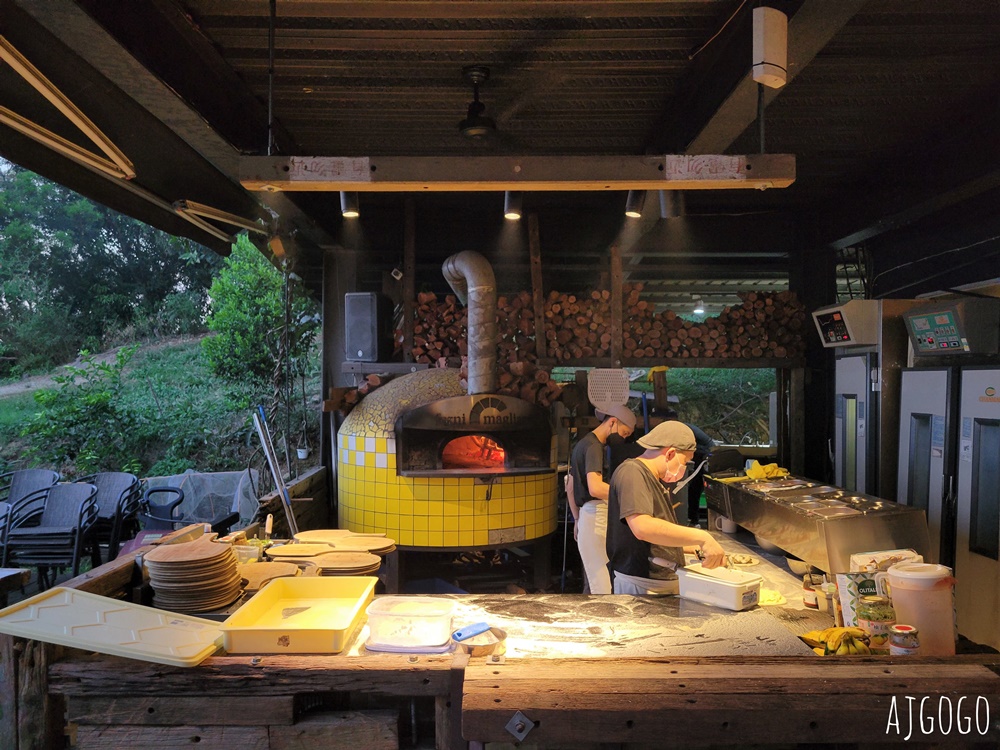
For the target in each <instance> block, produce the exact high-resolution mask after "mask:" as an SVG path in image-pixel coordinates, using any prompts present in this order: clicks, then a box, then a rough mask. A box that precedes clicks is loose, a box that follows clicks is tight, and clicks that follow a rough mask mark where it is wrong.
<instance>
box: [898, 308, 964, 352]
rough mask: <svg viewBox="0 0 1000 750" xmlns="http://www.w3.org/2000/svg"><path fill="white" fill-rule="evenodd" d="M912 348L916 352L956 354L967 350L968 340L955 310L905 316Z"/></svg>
mask: <svg viewBox="0 0 1000 750" xmlns="http://www.w3.org/2000/svg"><path fill="white" fill-rule="evenodd" d="M906 324H907V328H908V329H909V332H910V340H911V341H912V343H913V350H914V352H916V353H917V354H958V353H964V352H967V351H969V341H968V339H967V338H966V336H965V331H964V330H962V321H961V319H960V318H959V316H958V314H957V312H956V311H955V310H947V309H945V310H934V311H932V312H923V313H915V314H910V315H907V316H906Z"/></svg>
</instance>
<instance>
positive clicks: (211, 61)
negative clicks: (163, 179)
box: [9, 0, 336, 262]
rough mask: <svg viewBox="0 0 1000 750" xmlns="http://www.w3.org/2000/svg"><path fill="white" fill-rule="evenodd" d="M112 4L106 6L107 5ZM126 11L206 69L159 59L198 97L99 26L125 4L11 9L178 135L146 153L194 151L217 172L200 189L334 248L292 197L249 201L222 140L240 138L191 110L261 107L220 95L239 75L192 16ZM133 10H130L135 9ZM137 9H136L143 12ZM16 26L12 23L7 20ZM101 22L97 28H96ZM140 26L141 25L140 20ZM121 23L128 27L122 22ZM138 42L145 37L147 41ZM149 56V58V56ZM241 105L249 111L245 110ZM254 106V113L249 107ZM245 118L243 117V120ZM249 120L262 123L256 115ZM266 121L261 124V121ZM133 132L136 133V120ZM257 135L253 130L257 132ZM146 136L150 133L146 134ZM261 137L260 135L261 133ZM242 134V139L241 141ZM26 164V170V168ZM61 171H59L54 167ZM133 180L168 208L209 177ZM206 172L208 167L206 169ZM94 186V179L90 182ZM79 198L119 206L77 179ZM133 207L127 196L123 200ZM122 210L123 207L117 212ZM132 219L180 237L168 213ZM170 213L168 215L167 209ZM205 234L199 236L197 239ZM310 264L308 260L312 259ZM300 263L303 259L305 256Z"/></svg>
mask: <svg viewBox="0 0 1000 750" xmlns="http://www.w3.org/2000/svg"><path fill="white" fill-rule="evenodd" d="M81 5H86V6H88V8H89V10H91V11H93V12H94V13H96V14H97V20H95V18H94V17H91V15H88V13H87V12H86V11H85V10H84V8H82V7H81ZM112 5H113V6H114V8H111V7H110V6H112ZM126 5H127V6H128V13H127V14H126V15H127V16H128V18H127V19H126V20H130V22H132V23H137V24H138V26H137V28H138V29H139V30H142V29H143V28H146V27H147V26H148V27H149V28H146V31H145V32H144V34H145V33H149V31H150V29H152V30H154V31H155V32H156V33H159V34H160V35H161V36H160V37H157V36H156V33H154V35H153V36H154V38H158V39H159V42H160V43H159V44H155V45H151V47H155V48H156V50H158V52H157V54H162V55H171V54H173V55H184V54H189V53H190V54H192V55H193V56H194V58H195V59H196V61H197V64H198V65H200V66H202V68H201V70H202V71H209V70H210V71H211V74H210V75H209V74H208V73H204V74H203V75H198V70H199V68H197V67H195V68H191V67H190V66H189V67H187V68H185V67H184V66H183V65H181V64H180V62H178V61H177V60H176V59H174V61H173V62H170V61H167V60H159V62H158V63H157V65H158V66H160V67H161V68H164V69H169V70H174V71H175V72H176V71H177V70H181V71H184V72H186V76H182V78H184V79H190V81H191V82H192V83H189V84H188V85H194V84H196V83H197V82H198V81H201V85H202V86H203V89H202V92H201V93H200V94H197V93H196V92H193V91H185V92H184V95H183V96H180V95H179V91H178V90H175V89H174V88H173V85H178V86H179V85H180V82H179V81H166V80H165V79H164V77H162V76H161V75H159V74H158V73H157V72H156V71H154V70H151V69H150V68H149V67H148V66H147V62H146V61H143V60H140V59H137V57H136V56H135V55H133V53H132V51H130V50H128V49H126V48H125V47H123V46H122V44H121V43H120V42H119V41H118V39H116V38H115V37H114V36H112V35H111V34H110V33H109V32H108V30H107V28H105V27H103V26H102V25H101V24H102V23H105V22H107V23H110V24H112V26H117V25H120V23H121V22H122V19H120V18H119V19H117V20H116V19H115V18H108V17H106V14H108V13H110V14H111V16H115V14H117V13H119V12H125V11H123V7H124V6H121V7H120V6H119V4H111V3H100V2H83V3H76V2H72V0H18V2H17V6H18V8H19V9H20V11H21V12H23V13H25V14H27V16H29V17H30V18H31V19H32V20H33V21H34V22H35V23H37V24H38V25H40V26H41V27H43V28H44V29H46V30H47V31H48V32H49V33H51V34H52V35H53V36H55V37H56V38H58V39H59V40H60V41H61V42H62V43H63V44H65V45H67V47H68V48H69V49H70V51H72V52H73V53H74V54H75V55H77V56H78V57H79V58H80V59H81V60H83V61H84V62H85V63H86V64H87V65H90V66H92V67H93V68H94V69H95V70H96V71H97V72H98V73H100V74H101V75H103V76H104V77H105V78H106V79H107V80H108V81H111V82H113V84H114V85H115V86H116V87H117V88H119V89H121V90H122V91H123V92H124V93H125V94H127V95H128V96H129V97H131V99H132V100H133V101H134V102H136V103H137V104H138V105H139V106H140V107H141V108H142V109H143V110H145V112H147V113H149V114H150V115H151V116H152V117H154V118H156V119H157V120H159V121H160V122H161V123H163V125H165V126H166V127H168V128H169V129H170V130H172V131H173V132H174V133H175V134H176V136H177V138H176V139H173V140H172V141H171V142H169V143H161V144H159V145H157V146H155V147H154V146H152V145H149V146H148V148H149V151H150V152H157V150H158V153H160V154H162V157H161V158H162V159H163V160H164V161H165V162H167V163H174V164H178V165H181V164H184V163H185V161H186V160H188V157H187V156H185V159H181V158H177V157H176V156H174V157H171V156H170V155H169V154H170V153H173V151H172V150H180V149H183V150H185V152H186V155H190V154H197V156H198V157H200V159H203V160H204V162H207V164H208V165H210V166H211V168H212V169H214V170H217V171H216V172H215V174H213V175H212V177H211V183H212V184H211V186H210V187H209V186H208V185H207V183H206V184H205V187H206V189H208V190H210V191H211V192H218V193H220V194H221V193H232V203H234V204H239V203H241V202H242V203H244V204H245V203H247V202H249V203H250V204H251V205H254V204H257V205H256V206H255V208H256V209H257V210H258V211H259V210H261V207H263V208H265V209H269V210H270V211H273V212H274V213H276V214H278V216H280V218H281V225H282V229H283V231H297V232H299V233H301V236H302V237H304V238H306V239H307V240H308V241H309V243H310V244H309V246H311V247H320V246H333V245H335V244H336V243H335V242H334V241H333V240H332V239H331V237H330V235H329V234H328V233H327V232H326V231H325V230H323V229H322V228H321V227H319V226H318V225H317V224H316V222H314V221H313V220H312V219H311V218H310V217H309V216H308V215H307V214H306V213H305V212H304V211H302V210H301V209H300V208H299V207H298V206H297V205H296V204H295V202H294V201H293V200H291V199H290V198H289V197H286V196H256V197H255V198H249V200H248V196H247V194H246V192H245V191H244V190H243V189H242V187H241V186H240V185H239V182H238V172H239V152H238V151H237V150H236V149H235V148H234V147H233V145H232V143H231V142H230V140H228V138H231V137H234V138H236V139H237V140H239V137H237V136H234V134H233V133H220V132H219V130H218V129H216V128H214V127H213V126H212V124H211V123H207V122H206V116H207V115H206V113H203V112H201V111H199V110H198V109H195V107H194V106H193V105H192V103H191V102H192V101H207V100H210V99H211V98H212V97H213V96H214V97H217V98H218V102H217V106H222V107H229V108H234V109H235V110H236V111H238V112H244V113H246V112H248V111H259V103H257V102H256V101H255V102H254V103H253V104H252V105H250V104H246V106H243V105H240V106H238V105H237V103H236V99H234V98H233V97H242V99H243V100H244V103H245V102H246V100H247V99H248V98H251V99H252V95H251V94H250V93H249V90H248V89H247V88H246V87H245V86H239V87H237V88H238V89H239V91H238V92H237V93H233V94H226V92H225V90H226V89H231V88H232V86H235V85H236V84H235V83H234V81H236V82H238V76H236V74H235V73H233V72H232V71H231V70H229V66H228V64H227V63H226V62H225V61H223V60H222V58H221V57H220V56H219V55H218V52H216V51H215V50H214V48H212V47H211V45H210V44H209V43H208V42H207V40H205V39H204V38H202V37H201V36H200V35H199V34H198V33H197V31H196V30H195V29H194V27H193V26H192V25H191V22H190V19H188V18H186V17H183V18H182V17H180V12H179V9H178V8H176V7H175V6H173V4H171V3H167V2H165V0H155V2H153V3H147V4H142V3H127V4H126ZM133 6H134V7H133ZM139 6H142V7H141V8H140V7H139ZM134 13H140V14H142V15H141V18H136V17H134V15H129V14H134ZM12 20H14V21H16V20H17V19H16V18H12ZM98 21H101V23H98ZM140 21H141V23H139V22H140ZM126 26H127V24H126ZM143 38H146V37H145V36H144V37H143ZM168 38H169V39H172V40H174V41H173V43H170V44H168V43H166V42H165V41H164V40H165V39H168ZM149 54H153V52H150V53H149ZM225 70H229V73H228V76H229V78H230V79H231V80H229V79H227V80H228V84H227V86H222V87H220V86H219V81H220V79H222V78H225V77H226V75H227V74H226V73H225ZM247 107H249V108H250V109H249V110H248V109H247ZM255 107H256V109H254V108H255ZM248 117H249V115H248ZM254 119H256V120H259V119H260V118H258V117H256V116H254ZM264 122H265V123H266V119H265V120H264ZM135 127H136V128H140V129H141V125H140V123H139V121H138V120H136V121H135ZM258 130H259V128H258ZM145 132H149V131H145ZM265 132H266V131H265ZM240 137H244V136H240ZM9 158H12V160H14V161H18V159H17V158H16V155H13V154H11V155H9ZM26 166H27V165H26ZM60 171H61V170H60ZM138 171H139V174H138V175H137V177H136V179H135V183H136V185H138V186H141V187H142V188H145V189H146V190H148V191H149V192H150V193H162V194H163V195H165V196H168V197H169V200H168V201H166V204H167V205H169V203H170V201H172V200H176V199H188V200H191V199H197V198H198V189H197V188H198V183H199V182H202V181H205V180H207V179H208V178H207V177H206V176H205V175H201V176H198V177H195V176H194V175H193V174H192V173H191V172H188V173H186V174H184V175H178V176H176V177H174V178H173V179H174V182H173V183H172V184H171V185H164V186H160V185H151V184H148V183H147V182H146V180H148V178H149V176H148V174H145V173H144V172H143V171H142V170H141V169H140V170H138ZM205 171H206V172H207V171H210V170H208V169H207V168H206V170H205ZM48 176H49V177H50V178H51V179H56V180H57V181H59V182H62V183H63V184H68V183H67V182H66V180H65V179H63V178H61V177H58V176H56V175H55V174H53V173H52V172H51V171H50V172H49V174H48ZM184 180H187V181H188V184H186V189H187V190H188V191H189V192H187V194H185V195H169V188H174V187H176V184H174V183H178V181H180V184H185V183H184V182H183V181H184ZM91 182H92V181H91ZM68 186H69V187H72V188H73V189H75V190H77V191H79V192H81V193H83V194H84V195H87V196H90V197H94V198H95V200H99V201H100V202H102V203H105V204H106V205H110V206H112V207H117V205H116V202H115V200H113V199H111V198H109V197H108V195H107V193H108V191H107V190H106V188H105V186H90V185H88V184H87V183H86V182H80V181H76V182H74V184H71V185H68ZM125 200H128V201H129V202H131V199H130V198H127V199H125ZM119 210H121V209H119ZM129 213H130V215H132V216H136V217H137V218H140V219H142V220H143V221H146V222H148V223H150V224H153V225H154V226H160V227H161V228H164V229H166V231H171V232H172V233H175V234H184V233H183V232H177V231H176V230H173V229H170V228H168V227H171V226H173V225H174V216H169V217H163V218H162V219H157V218H156V217H155V216H153V215H150V213H149V209H146V210H144V211H142V212H134V211H129ZM171 213H173V211H171ZM202 237H204V235H202ZM199 241H201V242H203V244H206V245H208V246H210V247H213V248H215V249H220V246H219V242H218V240H216V239H215V238H212V239H208V240H206V239H200V240H199ZM314 261H315V259H313V261H310V262H314ZM303 262H306V259H303Z"/></svg>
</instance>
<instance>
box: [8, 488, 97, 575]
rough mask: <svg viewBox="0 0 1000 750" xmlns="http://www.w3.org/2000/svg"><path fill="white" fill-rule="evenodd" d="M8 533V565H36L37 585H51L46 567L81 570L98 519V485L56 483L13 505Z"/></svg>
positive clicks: (75, 573)
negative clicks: (17, 504) (41, 492)
mask: <svg viewBox="0 0 1000 750" xmlns="http://www.w3.org/2000/svg"><path fill="white" fill-rule="evenodd" d="M11 511H12V512H11V517H12V519H13V520H12V521H11V524H10V529H9V531H8V533H7V546H6V558H7V560H8V561H9V562H10V564H11V565H14V566H18V567H28V566H32V567H35V568H38V585H39V589H40V590H44V589H46V588H48V587H49V586H51V585H52V582H53V580H54V579H53V580H50V579H49V571H50V570H52V571H56V572H58V571H59V570H62V569H64V568H70V567H71V568H72V569H73V575H74V576H76V575H79V574H80V562H81V560H82V558H83V553H84V551H85V550H86V549H87V547H88V546H90V545H92V544H94V543H95V542H94V539H93V534H92V533H91V532H92V531H93V527H94V524H95V523H96V522H97V513H98V509H97V487H95V486H94V485H92V484H82V483H68V484H56V485H53V486H52V487H50V488H49V489H48V490H47V491H46V493H45V494H44V495H43V496H41V497H37V496H33V497H31V498H29V499H28V500H27V501H22V503H21V505H20V506H12V509H11Z"/></svg>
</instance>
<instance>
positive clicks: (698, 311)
mask: <svg viewBox="0 0 1000 750" xmlns="http://www.w3.org/2000/svg"><path fill="white" fill-rule="evenodd" d="M691 312H693V313H694V314H695V315H704V314H705V303H704V302H702V301H701V297H695V298H694V310H692V311H691Z"/></svg>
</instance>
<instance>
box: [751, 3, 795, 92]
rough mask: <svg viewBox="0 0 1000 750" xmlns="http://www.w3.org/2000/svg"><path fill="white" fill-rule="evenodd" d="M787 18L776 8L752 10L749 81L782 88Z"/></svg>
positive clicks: (784, 76) (762, 7)
mask: <svg viewBox="0 0 1000 750" xmlns="http://www.w3.org/2000/svg"><path fill="white" fill-rule="evenodd" d="M787 68H788V16H786V15H785V14H784V13H782V12H781V11H780V10H778V9H777V8H768V7H766V6H761V7H759V8H754V9H753V79H754V80H755V81H756V82H757V83H759V84H762V85H764V86H767V87H768V88H772V89H780V88H781V87H782V86H784V85H785V80H786V76H787Z"/></svg>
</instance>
